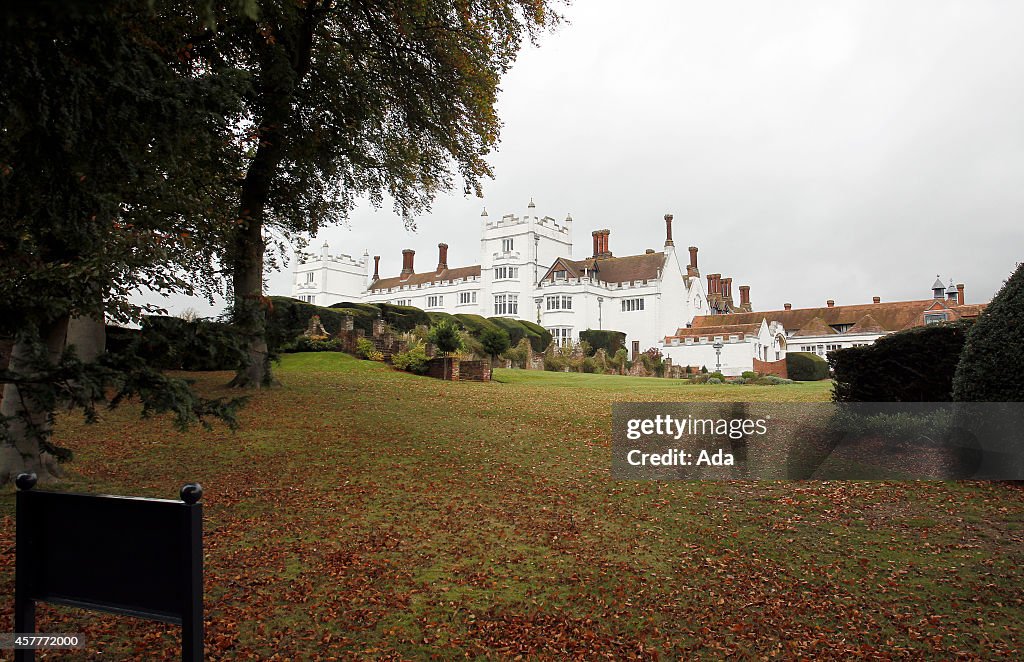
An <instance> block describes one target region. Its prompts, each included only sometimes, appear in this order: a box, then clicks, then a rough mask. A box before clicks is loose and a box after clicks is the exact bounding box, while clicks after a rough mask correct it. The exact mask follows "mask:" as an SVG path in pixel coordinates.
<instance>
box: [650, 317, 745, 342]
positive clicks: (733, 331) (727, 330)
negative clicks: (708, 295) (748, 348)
mask: <svg viewBox="0 0 1024 662" xmlns="http://www.w3.org/2000/svg"><path fill="white" fill-rule="evenodd" d="M716 317H718V318H719V319H721V318H722V317H725V315H716ZM729 317H732V315H729ZM760 331H761V322H752V323H750V324H721V325H719V326H705V327H701V328H699V329H696V328H693V329H677V330H676V332H675V335H672V336H667V337H666V338H665V340H666V341H670V340H671V339H672V338H700V337H708V338H714V337H715V336H722V337H723V338H728V337H729V336H730V335H740V334H743V335H746V336H756V335H757V334H758V333H759V332H760Z"/></svg>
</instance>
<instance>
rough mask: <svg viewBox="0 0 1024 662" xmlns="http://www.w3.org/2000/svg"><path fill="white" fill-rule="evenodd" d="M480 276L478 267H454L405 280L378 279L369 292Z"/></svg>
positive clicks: (397, 277) (411, 276)
mask: <svg viewBox="0 0 1024 662" xmlns="http://www.w3.org/2000/svg"><path fill="white" fill-rule="evenodd" d="M479 275H480V265H479V264H474V265H473V266H471V267H456V268H454V269H445V270H444V271H441V272H440V273H436V272H433V271H430V272H427V273H422V274H411V275H409V276H408V277H407V278H404V279H403V278H402V277H401V276H395V277H394V278H380V279H378V280H375V281H374V282H373V284H371V285H370V290H371V291H373V290H387V289H390V288H393V287H401V286H402V285H412V286H413V287H415V286H416V285H425V284H427V283H440V282H441V281H443V280H459V279H460V278H469V277H472V276H479Z"/></svg>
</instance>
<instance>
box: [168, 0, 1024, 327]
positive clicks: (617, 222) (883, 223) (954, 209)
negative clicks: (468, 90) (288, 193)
mask: <svg viewBox="0 0 1024 662" xmlns="http://www.w3.org/2000/svg"><path fill="white" fill-rule="evenodd" d="M565 13H566V15H567V17H568V18H569V21H570V22H569V23H567V24H565V25H563V26H561V27H560V28H559V29H558V30H557V31H556V32H555V33H553V34H548V35H545V36H544V37H543V39H542V41H541V44H540V47H539V48H536V49H534V48H528V49H527V50H525V51H524V52H523V53H522V54H521V55H520V58H519V61H518V62H517V64H516V65H515V67H514V69H513V70H512V71H511V72H510V74H509V75H508V76H507V77H506V78H505V79H504V80H503V82H502V86H501V87H502V93H501V97H500V102H499V114H500V116H501V118H502V120H503V122H504V129H503V132H502V140H501V145H500V146H499V149H498V151H497V152H496V153H495V154H493V155H492V157H491V159H490V162H491V163H492V165H493V167H494V171H495V179H494V180H493V181H489V182H485V198H484V199H483V200H480V199H478V198H474V197H468V198H467V197H463V196H462V195H461V194H453V195H449V196H444V197H441V198H439V199H438V200H437V201H436V203H435V205H434V208H433V213H431V214H429V215H424V216H422V217H420V218H419V219H418V230H417V231H416V232H415V233H410V232H407V231H406V230H405V229H404V228H403V225H402V222H401V219H400V218H399V217H397V216H396V215H395V214H394V212H393V211H392V210H391V209H390V208H389V207H385V208H383V209H381V210H374V209H373V208H372V207H370V206H369V205H366V206H365V207H361V208H359V209H357V210H355V212H354V213H353V214H352V215H351V219H350V223H349V225H348V227H338V228H329V229H326V230H324V231H322V232H321V233H320V235H319V236H318V237H315V238H313V246H314V247H319V245H320V244H322V243H323V241H324V240H325V239H326V240H327V241H328V242H329V243H330V247H331V252H332V253H342V252H344V253H349V254H352V255H361V254H362V253H363V251H364V249H365V250H368V251H369V253H370V255H381V256H382V258H381V275H382V276H384V277H387V276H392V275H396V274H397V273H398V271H399V269H400V268H401V250H402V249H403V248H413V249H415V250H416V266H417V270H420V269H426V268H429V267H433V266H434V265H436V261H437V243H438V242H439V241H444V242H447V243H448V244H449V246H450V249H449V257H448V262H449V264H450V265H451V266H453V267H454V266H463V265H469V264H477V263H478V262H479V223H480V220H481V219H480V212H481V210H482V209H483V208H484V207H485V206H486V208H487V211H488V213H489V214H490V215H491V216H492V217H495V216H500V215H501V214H505V213H516V214H522V213H523V212H525V210H526V205H527V203H528V202H529V200H530V198H531V197H532V198H533V199H534V201H535V202H536V205H537V207H536V212H537V213H538V214H539V215H542V216H543V215H549V216H552V217H554V218H555V219H559V220H560V219H563V218H565V215H566V214H567V213H571V214H572V216H573V219H574V221H575V223H574V247H573V249H574V250H573V252H574V256H573V257H577V258H579V257H584V256H586V255H588V254H589V252H590V248H591V240H590V232H591V230H594V229H599V228H608V229H610V230H611V238H610V247H611V250H612V252H613V253H615V254H616V255H629V254H635V253H642V252H643V250H644V249H645V248H660V247H661V246H662V244H663V243H664V222H663V221H662V216H663V215H664V214H665V213H667V212H671V213H672V214H674V215H675V222H674V235H675V237H674V238H675V243H676V246H677V248H678V249H679V250H680V251H682V252H683V253H684V256H685V247H686V246H689V245H695V246H698V247H699V248H700V267H701V273H702V274H708V273H713V272H720V273H722V274H723V275H724V276H731V277H732V278H733V284H734V288H735V287H737V286H738V285H740V284H749V285H750V286H751V300H752V303H753V305H754V309H755V310H768V309H775V308H780V307H781V306H782V304H783V303H784V302H791V303H793V304H794V306H796V307H803V306H815V305H824V301H825V300H826V299H835V300H836V303H837V304H840V305H842V304H852V303H864V302H869V301H870V300H871V297H872V296H875V295H877V296H881V297H882V300H883V301H893V300H903V299H920V298H927V297H928V296H930V290H929V288H930V287H931V285H932V282H933V281H934V280H935V275H936V274H941V276H942V279H943V281H944V282H948V279H949V278H953V279H954V280H955V281H956V282H964V283H966V286H967V287H966V293H967V300H968V302H979V301H987V300H989V299H990V298H991V297H992V295H993V294H994V293H995V291H996V290H997V289H998V288H999V287H1000V286H1001V284H1002V282H1003V281H1004V280H1005V279H1006V277H1007V276H1008V275H1009V274H1010V272H1011V271H1012V270H1013V269H1014V268H1015V265H1016V264H1017V262H1018V261H1020V260H1022V259H1024V223H1022V220H1024V214H1022V211H1024V185H1022V182H1021V179H1022V176H1024V39H1022V38H1021V33H1020V26H1021V25H1024V3H1022V2H1019V0H1006V1H994V0H991V1H986V0H963V1H956V2H950V1H947V2H943V1H939V0H919V1H918V0H915V1H911V0H899V1H896V2H893V1H891V0H888V1H882V0H878V1H868V0H857V1H850V2H840V1H836V0H830V1H829V2H821V1H820V0H799V1H798V0H785V1H780V2H764V1H763V0H732V1H728V2H706V1H702V2H692V1H685V2H684V1H678V0H666V1H661V0H634V1H633V2H631V3H629V5H628V6H626V5H623V4H622V3H621V2H612V1H611V0H580V1H578V2H577V4H576V5H575V6H572V7H569V8H568V10H567V11H566V12H565ZM684 259H685V257H684ZM269 282H270V293H271V294H289V292H290V283H291V274H290V272H289V271H287V270H286V272H285V273H276V274H272V275H271V276H270V277H269ZM186 305H191V306H193V307H194V308H196V309H198V310H200V311H201V312H204V313H205V312H206V311H208V310H210V309H209V308H208V307H207V306H205V305H204V304H203V303H202V302H195V301H193V302H183V301H180V300H175V301H173V302H172V304H171V310H172V312H177V311H179V310H180V309H181V308H183V307H184V306H186ZM221 308H222V307H218V308H216V310H217V311H218V312H219V310H220V309H221Z"/></svg>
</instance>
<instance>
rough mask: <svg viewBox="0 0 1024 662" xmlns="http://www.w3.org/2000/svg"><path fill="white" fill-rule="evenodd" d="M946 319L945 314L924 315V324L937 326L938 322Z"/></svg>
mask: <svg viewBox="0 0 1024 662" xmlns="http://www.w3.org/2000/svg"><path fill="white" fill-rule="evenodd" d="M947 319H948V318H947V317H946V313H925V315H924V323H925V324H938V323H939V322H945V321H946V320H947Z"/></svg>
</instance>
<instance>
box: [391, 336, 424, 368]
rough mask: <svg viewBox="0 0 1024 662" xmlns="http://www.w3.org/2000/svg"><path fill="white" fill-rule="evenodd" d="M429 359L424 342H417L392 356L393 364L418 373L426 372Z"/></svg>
mask: <svg viewBox="0 0 1024 662" xmlns="http://www.w3.org/2000/svg"><path fill="white" fill-rule="evenodd" d="M428 361H430V358H429V357H428V356H427V348H426V347H424V346H423V344H422V343H415V344H414V345H411V346H410V347H409V348H408V349H406V350H405V351H404V352H399V353H398V354H395V355H394V356H392V357H391V365H393V366H395V367H396V368H398V369H399V370H405V371H406V372H412V373H415V374H417V375H423V374H426V372H427V362H428Z"/></svg>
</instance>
